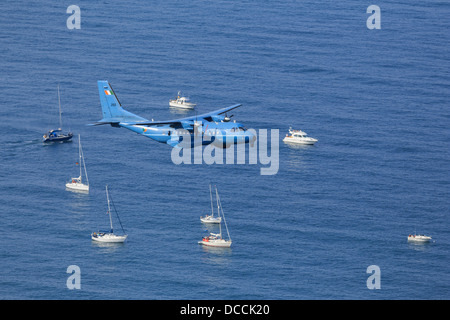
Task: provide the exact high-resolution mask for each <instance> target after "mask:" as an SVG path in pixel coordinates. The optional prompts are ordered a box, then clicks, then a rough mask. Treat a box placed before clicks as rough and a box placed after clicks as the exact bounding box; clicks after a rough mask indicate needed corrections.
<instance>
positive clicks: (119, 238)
mask: <svg viewBox="0 0 450 320" xmlns="http://www.w3.org/2000/svg"><path fill="white" fill-rule="evenodd" d="M106 200H107V202H108V212H107V214H108V215H109V223H110V226H111V230H110V231H109V232H108V231H98V232H93V233H91V239H92V240H94V241H98V242H124V241H125V240H126V239H127V237H128V235H126V234H125V230H124V229H123V226H122V222H120V218H119V214H118V213H117V210H115V209H116V208H115V206H114V202H113V207H114V211H115V212H116V215H117V219H118V220H119V223H120V226H121V227H122V231H123V233H124V234H123V235H117V234H114V230H113V224H112V217H111V207H110V199H109V193H108V186H106Z"/></svg>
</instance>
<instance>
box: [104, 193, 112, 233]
mask: <svg viewBox="0 0 450 320" xmlns="http://www.w3.org/2000/svg"><path fill="white" fill-rule="evenodd" d="M106 200H107V201H108V214H109V223H110V225H111V233H112V232H113V225H112V218H111V207H110V205H109V194H108V185H106Z"/></svg>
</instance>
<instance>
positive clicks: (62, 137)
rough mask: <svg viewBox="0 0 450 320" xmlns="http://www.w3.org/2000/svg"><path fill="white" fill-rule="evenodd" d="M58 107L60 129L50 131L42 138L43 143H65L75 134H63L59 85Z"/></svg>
mask: <svg viewBox="0 0 450 320" xmlns="http://www.w3.org/2000/svg"><path fill="white" fill-rule="evenodd" d="M58 106H59V128H58V129H54V130H50V131H48V132H47V133H46V134H44V135H43V136H42V141H44V142H64V141H69V140H70V139H72V136H73V133H72V132H69V133H66V134H65V133H63V132H62V129H61V128H62V118H61V97H60V95H59V85H58Z"/></svg>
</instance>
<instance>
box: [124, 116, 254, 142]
mask: <svg viewBox="0 0 450 320" xmlns="http://www.w3.org/2000/svg"><path fill="white" fill-rule="evenodd" d="M119 126H120V127H123V128H126V129H128V130H131V131H133V132H136V133H138V134H141V135H143V136H145V137H147V138H151V139H153V140H155V141H158V142H161V143H167V144H169V145H173V146H175V145H177V144H178V143H179V142H180V141H182V140H183V139H186V137H189V138H190V139H191V142H192V146H193V145H194V140H195V139H196V138H199V139H201V144H202V145H208V144H210V143H214V144H215V145H216V146H220V147H227V146H229V145H230V144H231V143H248V142H253V141H254V140H255V136H254V134H252V133H250V132H248V131H247V129H246V128H245V127H244V126H243V125H242V124H240V123H237V122H222V121H221V122H216V121H212V122H209V121H203V122H199V123H198V125H195V126H194V127H193V128H187V129H184V128H173V127H171V126H170V125H166V124H157V125H134V124H133V125H127V124H125V123H119Z"/></svg>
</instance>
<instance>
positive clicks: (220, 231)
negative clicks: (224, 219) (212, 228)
mask: <svg viewBox="0 0 450 320" xmlns="http://www.w3.org/2000/svg"><path fill="white" fill-rule="evenodd" d="M215 187H216V201H217V215H218V216H219V217H220V206H219V193H218V192H217V186H215ZM219 234H220V239H222V224H221V223H219Z"/></svg>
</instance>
